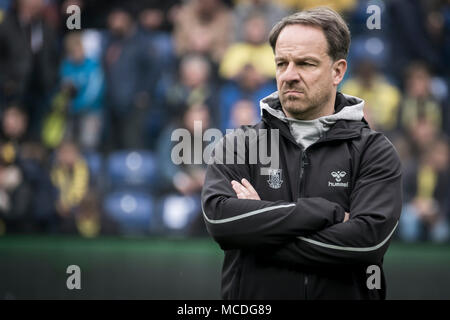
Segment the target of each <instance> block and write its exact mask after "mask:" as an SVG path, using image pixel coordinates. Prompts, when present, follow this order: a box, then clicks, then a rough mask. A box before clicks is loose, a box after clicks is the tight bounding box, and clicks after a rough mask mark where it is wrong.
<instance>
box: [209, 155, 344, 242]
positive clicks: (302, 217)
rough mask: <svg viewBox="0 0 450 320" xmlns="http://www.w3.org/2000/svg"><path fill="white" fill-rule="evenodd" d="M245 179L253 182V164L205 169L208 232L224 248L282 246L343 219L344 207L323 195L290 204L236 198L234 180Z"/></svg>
mask: <svg viewBox="0 0 450 320" xmlns="http://www.w3.org/2000/svg"><path fill="white" fill-rule="evenodd" d="M242 178H246V179H247V180H249V181H250V182H251V181H252V180H251V176H250V165H247V164H210V165H209V166H208V169H207V172H206V179H205V184H204V186H203V190H202V209H203V217H204V220H205V222H206V227H207V229H208V232H209V233H210V234H211V236H212V237H213V238H214V239H215V240H216V241H217V242H218V243H219V245H220V247H221V248H222V249H224V250H230V249H245V248H252V249H258V248H260V249H264V248H267V247H268V246H271V245H274V246H276V245H280V244H282V243H287V242H289V241H293V240H295V237H297V236H300V235H306V234H311V233H312V232H315V231H318V230H321V229H324V228H326V227H328V226H331V225H333V224H335V223H337V222H338V221H342V220H343V219H344V214H345V212H344V209H343V208H342V207H341V206H340V205H339V204H336V203H333V202H330V201H328V200H326V199H323V198H309V199H298V201H297V202H291V203H289V202H286V201H275V202H272V201H264V200H248V199H237V196H236V194H235V192H234V190H233V188H232V186H231V180H236V181H241V179H242ZM255 188H256V189H257V186H255Z"/></svg>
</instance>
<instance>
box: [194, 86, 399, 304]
mask: <svg viewBox="0 0 450 320" xmlns="http://www.w3.org/2000/svg"><path fill="white" fill-rule="evenodd" d="M349 103H350V102H349V101H348V100H347V99H346V98H345V97H344V96H343V95H342V94H340V93H338V94H337V97H336V103H335V113H336V112H338V111H339V110H341V109H342V108H343V107H344V106H346V105H348V104H349ZM279 107H280V106H278V108H279ZM250 128H253V129H256V130H259V129H279V136H280V139H279V156H280V169H281V174H278V175H276V174H275V175H273V176H266V175H261V172H260V168H261V166H263V165H261V164H249V161H248V154H246V158H247V159H246V161H245V163H244V164H220V163H219V164H210V165H209V166H208V170H207V174H206V181H205V185H204V187H203V191H202V206H203V215H204V219H205V221H206V225H207V229H208V231H209V233H210V234H211V235H212V237H213V238H214V239H215V240H216V241H217V242H218V244H219V245H220V247H221V248H222V249H223V250H224V251H225V258H224V263H223V278H222V297H223V298H224V299H384V298H385V295H386V284H385V281H384V275H383V271H382V262H383V256H384V254H385V252H386V250H387V248H388V245H389V240H390V237H391V236H392V234H393V232H394V231H395V228H396V226H397V224H398V220H399V217H400V212H401V204H402V199H401V198H402V197H401V164H400V160H399V157H398V155H397V152H396V151H395V149H394V147H393V145H392V144H391V143H390V142H389V141H388V140H387V139H386V138H385V137H384V136H383V135H382V134H381V133H378V132H375V131H373V130H371V129H370V128H369V126H368V124H367V122H366V121H365V120H364V119H362V121H346V120H339V121H337V122H336V123H335V124H334V125H332V127H331V128H330V129H329V131H327V132H326V133H325V134H324V135H323V136H322V137H321V138H320V139H319V140H318V141H317V142H315V143H314V144H313V145H311V146H309V148H307V149H306V151H305V152H303V150H302V149H301V148H300V147H299V146H298V145H297V143H296V142H295V140H294V138H293V137H292V135H291V133H290V131H289V128H288V126H287V125H286V123H284V122H282V121H281V120H280V119H278V118H276V117H274V116H273V115H271V114H269V113H268V112H266V110H263V115H262V121H261V122H260V123H258V124H257V125H255V126H252V127H246V128H243V129H244V130H243V131H242V132H245V131H246V130H248V129H250ZM242 132H241V133H234V134H229V135H226V136H225V137H224V139H222V140H221V143H218V144H217V145H216V149H215V150H216V153H215V154H217V150H218V148H225V147H226V145H227V143H225V142H229V141H230V140H232V139H234V138H235V137H236V136H239V135H240V134H241V135H242ZM258 132H261V133H260V134H258V135H257V136H256V138H255V137H253V138H252V137H251V136H250V138H249V136H246V138H245V141H246V142H245V150H246V152H248V150H249V146H250V145H251V144H255V143H258V142H259V140H261V138H262V137H263V135H265V134H266V133H264V131H258ZM272 132H273V131H270V130H267V135H268V136H270V135H271V134H272ZM267 141H268V142H269V143H270V141H271V140H270V138H267ZM235 149H236V150H237V149H238V148H235ZM269 150H270V148H269ZM215 154H214V156H215ZM235 155H236V157H237V156H238V155H237V152H235ZM213 158H214V157H213ZM235 163H236V162H235ZM258 163H259V162H258ZM338 171H339V172H340V175H339V176H337V175H336V174H337V172H338ZM342 172H345V176H343V174H342ZM242 178H246V179H248V180H249V181H250V183H252V185H253V186H254V187H255V189H256V191H257V192H258V194H259V196H260V198H261V201H256V200H246V199H237V197H236V194H235V192H234V191H233V189H232V187H231V183H230V181H231V180H233V179H234V180H237V181H240V180H241V179H242ZM269 182H270V183H269ZM271 185H272V187H271ZM273 187H274V188H273ZM345 212H350V220H348V221H347V222H345V223H342V221H343V219H344V214H345ZM370 265H378V266H379V267H380V269H381V288H380V289H368V287H367V285H366V282H367V279H368V277H369V275H368V274H367V273H366V271H367V267H368V266H370Z"/></svg>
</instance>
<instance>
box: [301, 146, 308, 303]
mask: <svg viewBox="0 0 450 320" xmlns="http://www.w3.org/2000/svg"><path fill="white" fill-rule="evenodd" d="M301 159H302V160H301V165H300V182H299V184H300V198H302V197H303V196H304V189H305V187H304V185H305V183H304V180H305V179H304V175H305V167H306V166H307V165H308V156H307V154H306V150H302V157H301ZM303 284H304V288H305V300H306V299H307V298H308V295H307V287H308V275H306V274H305V279H304V283H303Z"/></svg>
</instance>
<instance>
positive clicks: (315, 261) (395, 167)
mask: <svg viewBox="0 0 450 320" xmlns="http://www.w3.org/2000/svg"><path fill="white" fill-rule="evenodd" d="M370 139H371V141H369V142H368V143H367V147H366V148H365V151H363V153H362V154H361V165H360V169H359V175H358V178H357V179H356V183H355V186H354V188H353V190H352V193H351V200H350V201H351V203H350V219H349V220H348V221H347V222H344V223H342V222H341V223H337V224H335V225H333V226H330V227H328V228H326V229H324V230H321V231H319V232H316V233H314V234H313V235H310V236H307V237H303V236H300V237H298V238H297V239H296V240H295V241H292V242H290V243H288V244H285V245H283V246H281V247H280V248H279V249H277V250H275V251H272V252H268V253H267V254H268V256H267V258H269V259H271V260H272V259H275V260H276V261H278V262H280V261H281V262H283V263H288V264H294V265H302V266H307V267H327V266H330V265H331V266H336V265H346V264H347V265H348V264H359V263H360V264H379V263H381V262H382V259H383V256H384V254H385V252H386V250H387V248H388V245H389V241H390V238H391V236H392V234H393V233H394V231H395V229H396V227H397V224H398V220H399V218H400V212H401V206H402V187H401V183H402V182H401V163H400V159H399V158H398V155H397V152H396V151H395V149H394V147H393V146H392V144H391V143H390V142H389V141H388V140H387V139H386V138H385V137H384V136H381V135H375V137H371V138H370Z"/></svg>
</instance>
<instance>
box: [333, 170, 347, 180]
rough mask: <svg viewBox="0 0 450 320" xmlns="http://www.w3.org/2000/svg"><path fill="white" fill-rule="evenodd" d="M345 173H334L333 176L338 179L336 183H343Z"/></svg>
mask: <svg viewBox="0 0 450 320" xmlns="http://www.w3.org/2000/svg"><path fill="white" fill-rule="evenodd" d="M345 175H346V173H345V171H333V172H332V173H331V176H332V177H333V178H335V179H336V182H341V178H343V177H345Z"/></svg>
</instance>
